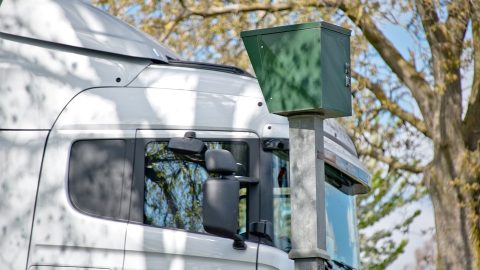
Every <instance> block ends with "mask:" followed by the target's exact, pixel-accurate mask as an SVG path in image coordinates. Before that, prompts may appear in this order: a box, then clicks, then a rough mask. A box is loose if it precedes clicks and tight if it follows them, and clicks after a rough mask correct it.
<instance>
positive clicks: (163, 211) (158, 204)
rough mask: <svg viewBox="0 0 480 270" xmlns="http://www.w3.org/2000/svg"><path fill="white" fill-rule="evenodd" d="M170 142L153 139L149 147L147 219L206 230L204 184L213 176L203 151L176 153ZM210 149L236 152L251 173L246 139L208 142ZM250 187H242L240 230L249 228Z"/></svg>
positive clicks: (245, 171) (163, 224) (241, 171)
mask: <svg viewBox="0 0 480 270" xmlns="http://www.w3.org/2000/svg"><path fill="white" fill-rule="evenodd" d="M167 145H168V142H155V141H154V142H150V143H148V144H147V145H146V149H145V185H144V188H145V190H144V192H145V194H144V195H145V196H144V198H145V199H144V223H145V224H149V225H153V226H157V227H163V228H174V229H182V230H187V231H190V232H200V233H203V232H205V231H204V229H203V225H202V209H201V206H202V196H203V192H202V184H203V182H204V181H205V180H206V179H207V178H208V177H209V173H208V172H207V170H206V168H205V164H204V160H203V158H202V157H201V156H200V155H186V154H179V153H174V152H172V151H171V150H169V149H168V148H167ZM206 145H207V148H208V149H226V150H229V151H230V152H232V154H233V156H234V157H235V159H236V161H237V163H239V166H238V167H239V169H238V172H237V175H241V176H248V145H247V143H244V142H206ZM245 196H246V189H245V188H243V189H241V190H240V194H239V200H240V208H239V225H240V231H239V233H243V232H245V231H246V223H247V221H246V213H247V207H246V199H245Z"/></svg>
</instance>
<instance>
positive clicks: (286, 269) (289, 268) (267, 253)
mask: <svg viewBox="0 0 480 270" xmlns="http://www.w3.org/2000/svg"><path fill="white" fill-rule="evenodd" d="M258 269H259V270H267V269H268V270H273V269H275V270H293V269H294V261H293V260H290V259H289V258H288V253H286V252H284V251H282V250H280V249H278V248H274V247H271V246H267V245H260V250H259V253H258Z"/></svg>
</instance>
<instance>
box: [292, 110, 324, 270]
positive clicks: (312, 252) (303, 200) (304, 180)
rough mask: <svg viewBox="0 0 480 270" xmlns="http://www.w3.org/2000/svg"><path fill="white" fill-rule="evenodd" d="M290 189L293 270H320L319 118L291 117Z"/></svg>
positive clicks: (321, 191) (321, 171)
mask: <svg viewBox="0 0 480 270" xmlns="http://www.w3.org/2000/svg"><path fill="white" fill-rule="evenodd" d="M288 120H289V125H290V130H289V132H290V185H291V195H290V199H291V207H292V213H291V221H292V250H291V251H290V253H289V257H290V258H291V259H293V260H295V269H296V270H324V269H325V268H324V262H323V260H322V259H329V256H328V254H327V252H326V226H325V224H326V222H325V167H324V161H323V118H322V117H321V116H318V115H302V116H292V117H289V118H288Z"/></svg>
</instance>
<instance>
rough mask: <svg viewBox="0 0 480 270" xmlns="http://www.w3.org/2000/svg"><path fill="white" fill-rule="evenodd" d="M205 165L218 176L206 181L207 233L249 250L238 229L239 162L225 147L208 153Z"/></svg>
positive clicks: (205, 209)
mask: <svg viewBox="0 0 480 270" xmlns="http://www.w3.org/2000/svg"><path fill="white" fill-rule="evenodd" d="M205 164H206V166H207V170H208V171H209V172H211V173H215V174H219V175H220V177H218V178H209V179H207V180H206V181H205V182H204V183H203V210H202V212H203V228H204V229H205V231H207V232H208V233H211V234H214V235H217V236H221V237H226V238H230V239H233V240H234V243H233V248H235V249H240V250H244V249H246V245H245V242H244V241H243V239H242V237H241V236H239V235H237V230H238V194H239V191H240V182H239V181H238V180H237V179H235V176H234V173H235V172H236V171H237V164H236V162H235V159H234V158H233V156H232V154H231V153H230V152H228V151H226V150H208V151H207V152H205Z"/></svg>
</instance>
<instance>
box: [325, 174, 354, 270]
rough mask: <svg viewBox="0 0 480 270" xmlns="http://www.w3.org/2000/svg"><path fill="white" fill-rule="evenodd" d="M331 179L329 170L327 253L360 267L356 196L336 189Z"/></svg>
mask: <svg viewBox="0 0 480 270" xmlns="http://www.w3.org/2000/svg"><path fill="white" fill-rule="evenodd" d="M326 170H328V169H326ZM332 170H333V168H332ZM329 181H330V179H329V177H328V172H327V182H326V183H325V207H326V219H327V253H328V254H329V255H330V257H331V258H332V259H333V260H337V261H340V262H343V263H346V264H348V265H350V266H352V267H354V268H358V249H357V247H358V243H357V228H356V224H357V221H356V218H355V211H356V209H355V197H353V196H349V195H347V194H345V193H343V192H341V191H340V190H338V189H336V188H335V187H333V186H332V185H331V184H330V183H329Z"/></svg>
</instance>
